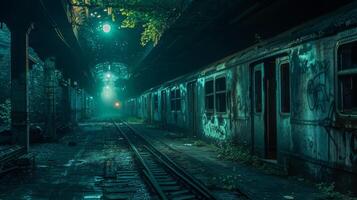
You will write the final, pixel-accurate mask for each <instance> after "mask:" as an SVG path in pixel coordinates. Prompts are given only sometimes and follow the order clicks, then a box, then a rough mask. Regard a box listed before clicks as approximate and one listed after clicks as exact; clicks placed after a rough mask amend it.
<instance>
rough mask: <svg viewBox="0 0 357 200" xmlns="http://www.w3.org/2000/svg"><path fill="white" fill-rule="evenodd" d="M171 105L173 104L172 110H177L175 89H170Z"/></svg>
mask: <svg viewBox="0 0 357 200" xmlns="http://www.w3.org/2000/svg"><path fill="white" fill-rule="evenodd" d="M170 105H171V111H175V110H176V100H175V90H171V91H170Z"/></svg>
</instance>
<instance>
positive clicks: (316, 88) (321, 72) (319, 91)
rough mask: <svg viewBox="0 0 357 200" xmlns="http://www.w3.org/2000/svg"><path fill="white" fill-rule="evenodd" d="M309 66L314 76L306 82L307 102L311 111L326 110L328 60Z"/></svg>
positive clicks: (328, 96) (328, 99)
mask: <svg viewBox="0 0 357 200" xmlns="http://www.w3.org/2000/svg"><path fill="white" fill-rule="evenodd" d="M312 66H313V67H312V68H311V70H312V73H313V74H314V76H313V77H312V78H311V79H310V80H309V81H308V82H307V88H306V94H307V102H308V105H309V108H310V110H311V111H319V110H320V111H322V112H325V111H326V105H328V102H329V101H330V95H329V94H328V88H327V80H326V79H327V73H328V62H327V61H322V62H316V63H314V64H313V65H312Z"/></svg>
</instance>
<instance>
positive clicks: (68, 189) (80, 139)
mask: <svg viewBox="0 0 357 200" xmlns="http://www.w3.org/2000/svg"><path fill="white" fill-rule="evenodd" d="M114 130H115V129H114V128H113V127H112V126H111V124H105V123H101V124H98V123H94V124H93V123H92V124H82V125H81V126H80V128H79V129H78V130H76V131H74V133H71V134H68V135H67V136H65V137H63V138H62V139H61V140H60V141H59V142H58V143H50V144H36V145H32V146H31V152H33V153H34V154H35V155H36V167H35V169H34V170H28V171H14V172H11V173H8V174H6V175H5V176H4V177H1V179H0V199H3V200H5V199H9V200H17V199H61V200H62V199H73V200H74V199H88V200H89V199H90V200H95V199H120V198H130V199H150V197H149V193H148V189H147V188H146V186H145V184H144V182H143V181H142V180H141V178H140V176H139V175H138V174H137V173H136V168H135V163H134V162H133V157H132V154H131V152H130V151H129V150H128V149H127V147H126V143H125V141H124V140H123V139H122V138H121V137H120V136H118V134H117V132H116V131H114Z"/></svg>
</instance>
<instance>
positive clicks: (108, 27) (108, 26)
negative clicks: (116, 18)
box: [103, 23, 112, 33]
mask: <svg viewBox="0 0 357 200" xmlns="http://www.w3.org/2000/svg"><path fill="white" fill-rule="evenodd" d="M111 30H112V26H111V25H110V24H108V23H106V24H103V32H104V33H109V32H110V31H111Z"/></svg>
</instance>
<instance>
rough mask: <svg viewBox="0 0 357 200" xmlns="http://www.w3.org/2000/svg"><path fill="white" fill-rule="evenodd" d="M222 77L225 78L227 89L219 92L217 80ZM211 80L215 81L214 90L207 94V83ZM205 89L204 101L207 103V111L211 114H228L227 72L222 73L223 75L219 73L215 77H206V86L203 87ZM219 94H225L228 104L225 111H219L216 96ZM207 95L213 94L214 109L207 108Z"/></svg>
mask: <svg viewBox="0 0 357 200" xmlns="http://www.w3.org/2000/svg"><path fill="white" fill-rule="evenodd" d="M221 78H224V83H225V90H222V91H219V92H217V90H216V80H217V79H221ZM210 81H212V83H213V86H212V87H213V88H212V89H213V90H212V93H209V94H207V93H206V84H207V82H210ZM203 90H204V94H205V95H204V98H205V99H204V103H205V106H204V107H205V113H209V114H226V113H228V84H227V76H226V75H225V74H221V75H217V76H215V77H209V78H207V79H205V86H204V88H203ZM217 94H224V95H225V101H226V102H225V105H226V108H225V111H224V112H219V111H217V105H216V104H217V98H216V96H217ZM207 96H213V108H212V109H207V107H206V106H207V103H206V98H207Z"/></svg>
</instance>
